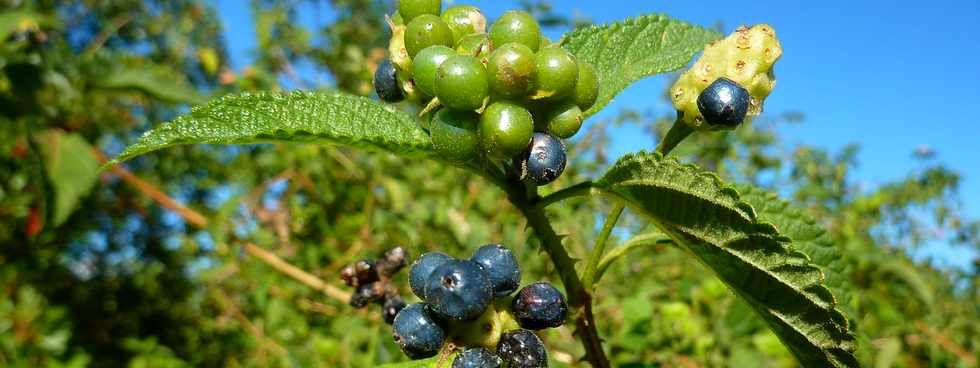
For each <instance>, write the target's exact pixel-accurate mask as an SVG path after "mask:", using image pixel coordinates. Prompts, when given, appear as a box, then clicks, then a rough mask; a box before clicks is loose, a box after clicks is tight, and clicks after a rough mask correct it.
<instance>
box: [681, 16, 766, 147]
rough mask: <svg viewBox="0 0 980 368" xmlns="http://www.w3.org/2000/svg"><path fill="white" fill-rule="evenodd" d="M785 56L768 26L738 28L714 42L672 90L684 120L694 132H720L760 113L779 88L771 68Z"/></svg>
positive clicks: (705, 49)
mask: <svg viewBox="0 0 980 368" xmlns="http://www.w3.org/2000/svg"><path fill="white" fill-rule="evenodd" d="M782 52H783V49H782V47H781V46H780V45H779V40H778V39H777V38H776V31H774V30H773V28H772V27H771V26H769V25H768V24H758V25H755V26H752V27H751V28H750V27H744V26H743V27H739V28H738V29H736V30H735V32H734V33H732V34H731V35H729V36H728V37H726V38H724V39H721V40H718V41H715V42H712V43H711V44H709V45H708V46H706V47H705V48H704V54H703V55H702V56H701V57H700V58H699V59H698V60H697V61H696V62H695V63H694V65H693V66H692V67H691V69H690V70H688V71H686V72H684V73H683V74H681V76H680V78H678V79H677V82H675V83H674V85H673V86H672V87H671V88H670V97H671V100H672V101H673V103H674V107H676V108H677V111H679V112H680V113H681V116H680V117H681V119H682V120H683V121H684V122H685V123H687V125H688V126H690V127H691V128H693V129H695V130H721V129H732V128H734V127H736V126H737V125H739V124H741V123H742V122H743V121H744V120H746V119H749V118H752V117H754V116H756V115H759V113H761V112H762V103H763V101H764V100H765V98H766V97H767V96H769V93H770V92H772V89H773V87H775V85H776V79H775V78H776V77H775V75H773V71H772V67H773V64H775V63H776V60H779V57H780V55H782Z"/></svg>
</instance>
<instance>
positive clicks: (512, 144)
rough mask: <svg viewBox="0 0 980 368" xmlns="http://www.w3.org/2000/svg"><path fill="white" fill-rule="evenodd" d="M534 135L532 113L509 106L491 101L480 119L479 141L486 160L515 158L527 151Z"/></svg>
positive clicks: (510, 104) (505, 103) (509, 104)
mask: <svg viewBox="0 0 980 368" xmlns="http://www.w3.org/2000/svg"><path fill="white" fill-rule="evenodd" d="M533 134H534V120H533V119H532V118H531V113H530V112H528V111H527V109H525V108H523V107H520V106H517V105H514V104H512V103H509V102H494V103H492V104H490V106H487V109H486V110H485V111H483V115H481V116H480V142H481V144H482V146H483V150H484V152H485V153H486V155H487V156H488V157H492V158H499V159H510V158H512V157H514V156H515V155H517V154H519V153H521V152H522V151H524V150H525V149H527V145H528V143H530V142H531V136H532V135H533Z"/></svg>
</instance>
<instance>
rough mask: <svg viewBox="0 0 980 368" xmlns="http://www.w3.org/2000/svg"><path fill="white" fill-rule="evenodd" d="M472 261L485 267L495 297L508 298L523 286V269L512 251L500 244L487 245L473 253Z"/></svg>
mask: <svg viewBox="0 0 980 368" xmlns="http://www.w3.org/2000/svg"><path fill="white" fill-rule="evenodd" d="M470 260H471V261H473V262H476V263H478V264H479V265H480V266H483V270H484V271H486V272H487V276H489V277H490V286H491V287H492V288H493V297H494V298H499V297H502V296H507V295H509V294H510V293H513V292H514V290H517V287H518V286H520V284H521V267H520V266H519V265H518V264H517V258H515V257H514V253H511V251H510V249H507V248H504V246H503V245H500V244H487V245H484V246H482V247H480V249H477V250H476V253H473V257H470Z"/></svg>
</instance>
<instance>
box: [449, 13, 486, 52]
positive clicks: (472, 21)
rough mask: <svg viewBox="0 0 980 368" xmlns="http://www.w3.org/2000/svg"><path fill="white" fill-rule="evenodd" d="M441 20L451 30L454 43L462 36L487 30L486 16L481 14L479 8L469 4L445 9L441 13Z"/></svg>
mask: <svg viewBox="0 0 980 368" xmlns="http://www.w3.org/2000/svg"><path fill="white" fill-rule="evenodd" d="M442 20H444V21H446V24H447V25H449V29H451V30H452V31H453V42H455V43H459V40H461V39H462V38H463V36H466V35H469V34H474V33H486V31H487V17H486V16H484V15H483V12H481V11H480V8H477V7H475V6H471V5H457V6H454V7H451V8H449V9H446V11H445V12H444V13H442Z"/></svg>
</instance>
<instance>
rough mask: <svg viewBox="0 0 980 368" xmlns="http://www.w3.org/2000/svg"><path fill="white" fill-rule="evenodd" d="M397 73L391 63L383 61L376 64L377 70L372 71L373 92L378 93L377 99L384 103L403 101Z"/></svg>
mask: <svg viewBox="0 0 980 368" xmlns="http://www.w3.org/2000/svg"><path fill="white" fill-rule="evenodd" d="M397 75H398V71H396V70H395V66H394V65H392V64H391V61H390V60H388V59H385V60H384V61H382V62H381V64H378V69H377V70H375V71H374V91H375V92H378V97H379V98H381V100H382V101H385V102H398V101H401V100H403V99H405V95H403V94H402V89H401V87H399V86H398V77H397Z"/></svg>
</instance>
